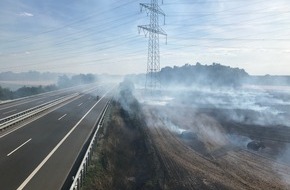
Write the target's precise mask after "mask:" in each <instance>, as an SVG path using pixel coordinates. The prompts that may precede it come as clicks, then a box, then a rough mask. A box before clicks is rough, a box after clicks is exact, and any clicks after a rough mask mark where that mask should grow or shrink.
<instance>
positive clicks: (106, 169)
mask: <svg viewBox="0 0 290 190" xmlns="http://www.w3.org/2000/svg"><path fill="white" fill-rule="evenodd" d="M132 88H133V86H132V85H124V84H121V90H120V93H119V96H118V97H117V98H116V99H115V101H114V102H113V103H112V106H111V108H110V114H109V115H108V118H107V122H106V123H105V125H104V127H103V129H102V131H101V132H100V133H99V143H98V146H97V148H96V154H95V156H94V164H93V165H92V166H91V173H90V174H89V175H90V177H89V178H87V181H90V182H92V183H91V184H90V185H88V184H87V185H86V187H87V188H85V189H169V190H171V189H172V190H175V189H180V190H183V189H184V190H187V189H205V190H207V189H263V190H264V189H289V188H290V185H289V179H290V167H289V165H288V164H289V163H287V160H288V159H284V160H283V159H281V158H282V157H283V156H282V155H284V157H285V154H284V153H285V151H286V150H287V147H289V142H288V139H290V135H289V128H288V127H287V126H283V125H260V124H258V123H252V124H251V121H250V120H249V119H248V120H234V118H236V117H231V115H228V113H231V112H235V116H236V114H237V113H238V115H239V114H240V115H247V114H248V115H249V116H253V113H257V111H254V112H251V111H249V113H250V114H249V113H247V112H248V111H247V109H242V110H238V111H237V110H228V109H226V110H227V111H224V108H217V107H215V108H213V107H210V106H205V105H206V102H204V103H203V106H201V105H198V106H196V104H195V102H196V100H193V99H192V101H190V99H187V100H186V101H185V99H184V97H182V96H175V97H174V96H172V97H174V98H168V97H166V98H163V99H165V100H162V101H161V100H160V98H161V97H163V95H164V94H163V95H162V94H159V95H157V97H158V98H157V100H158V101H152V98H151V99H150V100H144V99H143V100H142V101H137V100H136V99H135V97H134V96H133V95H132V93H131V92H132ZM136 94H137V96H139V97H140V96H143V95H144V92H143V91H139V92H137V93H136ZM166 94H167V95H168V92H166ZM190 95H192V94H190ZM190 95H189V96H190ZM180 97H182V98H181V99H179V98H180ZM190 97H191V96H190ZM218 99H220V98H218ZM139 100H140V98H139ZM211 100H212V99H211ZM198 102H199V103H200V102H201V101H198ZM207 103H208V102H207ZM211 103H212V102H211ZM221 104H222V105H224V104H223V102H222V103H221ZM283 109H284V108H283ZM287 109H288V108H287ZM244 112H245V114H244ZM254 116H255V117H258V116H257V115H254ZM266 116H267V115H266ZM284 116H285V115H284ZM284 116H283V117H284ZM259 117H261V116H259ZM239 118H240V117H239ZM244 118H247V117H244ZM244 118H243V119H244ZM261 121H262V120H261ZM259 122H260V121H259ZM274 123H275V122H274ZM251 141H262V142H263V144H264V145H265V148H264V149H263V150H259V151H254V150H249V149H248V148H247V144H248V143H249V142H251ZM286 157H287V156H286Z"/></svg>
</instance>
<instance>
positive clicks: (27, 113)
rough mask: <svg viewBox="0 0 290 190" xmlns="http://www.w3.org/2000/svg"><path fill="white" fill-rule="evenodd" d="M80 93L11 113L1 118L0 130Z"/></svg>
mask: <svg viewBox="0 0 290 190" xmlns="http://www.w3.org/2000/svg"><path fill="white" fill-rule="evenodd" d="M78 95H79V94H78V93H75V94H73V95H69V96H67V97H65V98H63V97H62V98H58V99H56V100H52V101H49V102H46V103H44V104H41V105H39V106H35V107H33V108H30V109H28V110H25V111H22V112H19V113H17V114H14V115H11V116H9V117H6V118H4V119H1V120H0V131H1V130H3V129H6V128H8V127H10V126H12V125H15V124H16V123H19V122H21V121H23V120H25V119H27V118H30V117H33V116H35V115H37V114H39V113H41V112H43V111H45V110H47V109H49V108H51V107H53V106H55V105H57V104H61V103H63V102H65V101H67V100H69V99H71V98H74V97H76V96H78Z"/></svg>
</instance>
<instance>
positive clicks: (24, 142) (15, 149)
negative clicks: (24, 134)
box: [7, 139, 32, 156]
mask: <svg viewBox="0 0 290 190" xmlns="http://www.w3.org/2000/svg"><path fill="white" fill-rule="evenodd" d="M31 140H32V139H28V140H27V141H26V142H24V143H23V144H22V145H20V146H19V147H17V148H16V149H14V150H13V151H12V152H10V153H9V154H7V156H10V155H11V154H13V153H14V152H16V151H17V150H18V149H20V148H21V147H23V146H24V145H25V144H27V143H28V142H29V141H31Z"/></svg>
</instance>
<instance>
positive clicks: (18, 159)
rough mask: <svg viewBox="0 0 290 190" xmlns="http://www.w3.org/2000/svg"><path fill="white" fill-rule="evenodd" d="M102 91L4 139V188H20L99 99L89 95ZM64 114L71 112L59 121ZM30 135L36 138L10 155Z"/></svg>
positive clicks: (0, 143)
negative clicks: (8, 155) (80, 105)
mask: <svg viewBox="0 0 290 190" xmlns="http://www.w3.org/2000/svg"><path fill="white" fill-rule="evenodd" d="M101 93H102V92H100V91H95V92H92V93H90V94H85V95H84V96H83V97H81V98H79V99H77V100H75V101H73V102H70V103H68V104H67V105H65V106H63V107H61V108H59V109H57V110H55V111H53V112H51V113H49V114H47V115H45V116H44V117H42V118H40V119H38V120H36V121H34V122H32V123H30V124H28V125H27V126H25V127H23V128H21V129H18V130H17V131H15V132H13V133H11V134H9V135H7V136H5V137H3V138H0V184H1V189H2V188H4V189H6V190H9V189H16V188H17V187H19V185H20V184H21V183H22V182H23V181H24V180H25V179H26V178H27V176H29V175H30V174H31V172H32V171H33V170H34V169H35V168H36V167H37V166H38V164H39V163H41V161H43V159H44V158H45V157H46V156H47V154H48V152H50V151H51V150H53V148H54V147H55V146H56V145H57V144H58V143H59V142H60V141H61V139H63V137H64V136H65V135H66V134H67V133H68V132H69V131H70V130H71V129H72V127H73V126H74V125H75V123H77V122H78V121H79V120H80V119H81V117H83V115H84V114H85V113H86V112H87V111H88V110H89V109H90V108H91V106H92V105H94V103H96V102H97V101H96V99H95V98H91V100H89V97H92V96H96V94H98V95H101ZM80 103H83V105H82V107H81V109H80V108H79V106H78V105H79V104H80ZM64 114H67V116H65V117H63V118H62V119H61V120H58V119H59V118H60V116H63V115H64ZM94 120H95V118H94ZM30 138H32V139H33V140H31V141H30V142H29V143H28V144H26V145H25V146H23V147H21V148H20V149H18V150H17V151H16V152H14V153H13V156H10V157H7V154H9V153H10V152H11V150H13V147H14V148H15V147H18V146H19V145H20V144H22V143H23V142H25V141H27V139H30ZM64 156H65V155H64ZM65 157H66V156H65ZM62 179H63V178H62Z"/></svg>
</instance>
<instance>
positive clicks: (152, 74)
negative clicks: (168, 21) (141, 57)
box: [138, 0, 167, 89]
mask: <svg viewBox="0 0 290 190" xmlns="http://www.w3.org/2000/svg"><path fill="white" fill-rule="evenodd" d="M140 6H141V12H142V10H143V9H145V11H146V13H147V14H148V15H149V16H150V24H149V25H140V26H138V29H139V33H140V31H141V30H143V31H144V33H145V36H146V35H149V40H148V57H147V74H146V83H145V88H148V87H149V88H151V89H155V88H156V87H157V85H158V86H159V84H160V80H159V77H158V73H159V71H160V53H159V35H164V36H166V37H167V34H166V33H165V32H164V30H163V29H162V28H161V27H160V26H159V15H163V16H164V23H165V13H164V12H163V11H162V9H161V8H160V7H159V4H158V0H151V3H150V4H145V3H141V4H140Z"/></svg>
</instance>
